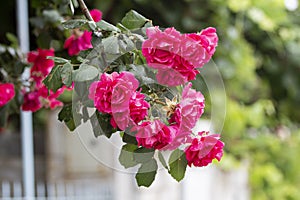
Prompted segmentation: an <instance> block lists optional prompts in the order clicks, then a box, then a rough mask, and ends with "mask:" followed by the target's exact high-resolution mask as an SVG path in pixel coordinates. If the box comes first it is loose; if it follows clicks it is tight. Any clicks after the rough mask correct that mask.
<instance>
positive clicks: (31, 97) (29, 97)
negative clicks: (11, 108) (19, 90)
mask: <svg viewBox="0 0 300 200" xmlns="http://www.w3.org/2000/svg"><path fill="white" fill-rule="evenodd" d="M42 107H43V106H42V103H41V101H40V95H39V92H38V91H37V90H35V91H33V92H28V93H25V94H24V99H23V104H22V110H24V111H32V112H36V111H38V110H39V109H41V108H42Z"/></svg>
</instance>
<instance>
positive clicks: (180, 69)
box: [142, 27, 217, 86]
mask: <svg viewBox="0 0 300 200" xmlns="http://www.w3.org/2000/svg"><path fill="white" fill-rule="evenodd" d="M146 34H147V36H148V39H147V40H145V41H144V42H143V45H142V53H143V55H144V56H145V58H146V61H147V64H148V65H149V67H151V68H154V69H157V75H156V77H157V81H158V82H159V83H160V84H163V85H167V86H176V85H180V84H184V83H186V82H187V81H190V80H194V79H195V78H196V75H197V74H198V73H199V71H198V70H197V68H200V67H202V66H203V65H204V64H205V63H206V62H208V61H209V59H210V57H211V55H212V54H213V53H214V50H213V48H215V45H216V41H217V39H216V38H217V36H216V33H215V29H214V30H212V29H211V28H208V29H205V30H203V32H201V33H200V36H199V35H198V34H180V33H179V32H178V31H176V30H175V29H174V28H167V29H165V30H164V31H161V30H159V28H158V27H150V28H148V29H147V31H146ZM198 37H200V38H202V39H201V40H200V39H199V40H198ZM207 51H209V53H208V52H207ZM178 73H179V74H180V75H179V74H178ZM174 79H176V80H174Z"/></svg>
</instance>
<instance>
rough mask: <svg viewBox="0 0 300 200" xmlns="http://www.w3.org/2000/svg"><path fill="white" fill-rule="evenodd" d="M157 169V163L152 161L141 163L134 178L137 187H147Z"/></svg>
mask: <svg viewBox="0 0 300 200" xmlns="http://www.w3.org/2000/svg"><path fill="white" fill-rule="evenodd" d="M157 168H158V166H157V162H156V160H154V159H151V160H150V161H148V162H147V163H143V164H142V165H141V167H140V168H139V170H138V172H137V174H136V176H135V179H136V182H137V184H138V186H145V187H149V186H150V185H151V184H152V183H153V181H154V179H155V175H156V173H157Z"/></svg>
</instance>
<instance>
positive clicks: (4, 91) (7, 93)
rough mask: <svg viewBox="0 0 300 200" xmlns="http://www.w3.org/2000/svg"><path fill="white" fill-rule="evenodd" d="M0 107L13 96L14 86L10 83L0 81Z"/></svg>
mask: <svg viewBox="0 0 300 200" xmlns="http://www.w3.org/2000/svg"><path fill="white" fill-rule="evenodd" d="M0 94H1V95H0V107H2V106H4V105H6V104H7V103H8V102H9V101H10V100H12V98H14V96H15V87H14V85H13V84H11V83H0Z"/></svg>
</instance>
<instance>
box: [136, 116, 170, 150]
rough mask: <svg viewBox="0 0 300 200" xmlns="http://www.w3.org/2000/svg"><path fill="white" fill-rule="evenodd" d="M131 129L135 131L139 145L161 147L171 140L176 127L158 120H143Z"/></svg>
mask: <svg viewBox="0 0 300 200" xmlns="http://www.w3.org/2000/svg"><path fill="white" fill-rule="evenodd" d="M132 131H133V132H135V131H136V132H137V133H136V135H135V137H136V140H137V142H138V145H139V146H143V147H145V148H154V149H163V148H164V147H166V146H167V145H169V144H170V143H171V142H172V140H173V138H174V135H175V131H176V129H173V128H170V127H168V126H166V125H165V124H164V123H162V122H161V121H160V120H154V121H153V122H150V121H146V122H143V123H142V124H141V125H140V126H136V127H134V128H133V129H132Z"/></svg>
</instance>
